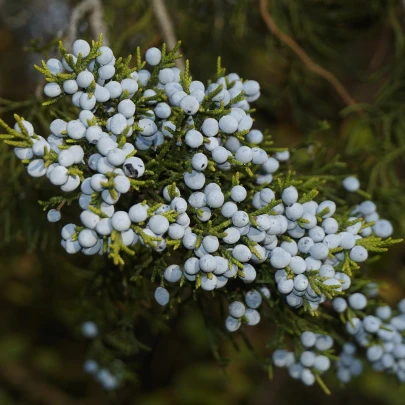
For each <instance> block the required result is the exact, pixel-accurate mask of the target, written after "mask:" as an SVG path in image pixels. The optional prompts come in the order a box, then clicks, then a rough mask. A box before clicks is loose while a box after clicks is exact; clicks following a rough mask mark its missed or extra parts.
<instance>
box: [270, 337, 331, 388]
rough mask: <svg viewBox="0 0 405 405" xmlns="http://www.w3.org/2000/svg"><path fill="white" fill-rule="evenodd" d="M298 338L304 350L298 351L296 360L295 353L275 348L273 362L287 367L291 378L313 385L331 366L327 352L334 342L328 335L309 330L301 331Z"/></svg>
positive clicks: (277, 365)
mask: <svg viewBox="0 0 405 405" xmlns="http://www.w3.org/2000/svg"><path fill="white" fill-rule="evenodd" d="M300 340H301V345H302V346H303V348H304V350H303V351H301V352H300V353H299V358H298V361H295V356H296V355H297V353H295V354H294V353H293V352H289V351H288V350H280V349H277V350H275V351H274V353H273V363H274V365H275V366H276V367H287V368H288V373H289V375H290V377H291V378H294V379H296V380H301V381H302V382H303V383H304V384H305V385H313V384H314V383H315V381H316V378H317V377H319V375H321V374H323V373H325V372H326V371H328V370H329V368H330V366H331V361H330V359H329V357H328V354H329V351H330V349H332V347H333V343H334V342H333V339H332V337H330V336H328V335H320V334H315V333H313V332H311V331H305V332H303V333H302V335H301V336H300Z"/></svg>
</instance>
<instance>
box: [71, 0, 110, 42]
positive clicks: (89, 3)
mask: <svg viewBox="0 0 405 405" xmlns="http://www.w3.org/2000/svg"><path fill="white" fill-rule="evenodd" d="M87 14H88V15H89V26H90V30H91V35H92V36H93V38H94V39H97V38H98V37H99V35H100V34H103V44H104V45H106V46H108V45H109V40H108V29H107V26H106V24H105V21H104V7H103V3H102V0H83V1H81V2H80V3H79V4H78V5H77V6H75V7H74V8H73V11H72V14H71V16H70V21H69V25H68V28H67V33H66V46H67V47H68V48H71V47H72V45H73V42H74V41H75V40H76V39H77V31H78V27H79V24H80V21H81V20H83V18H84V17H85V16H86V15H87Z"/></svg>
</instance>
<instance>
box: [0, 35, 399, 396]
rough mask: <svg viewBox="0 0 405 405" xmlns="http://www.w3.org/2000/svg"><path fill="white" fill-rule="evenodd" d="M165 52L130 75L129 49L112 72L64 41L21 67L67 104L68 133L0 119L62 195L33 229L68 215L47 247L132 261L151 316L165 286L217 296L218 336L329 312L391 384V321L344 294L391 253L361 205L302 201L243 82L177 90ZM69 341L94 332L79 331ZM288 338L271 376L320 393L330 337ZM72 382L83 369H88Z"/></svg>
mask: <svg viewBox="0 0 405 405" xmlns="http://www.w3.org/2000/svg"><path fill="white" fill-rule="evenodd" d="M177 50H178V46H177V47H176V48H175V49H173V50H172V51H170V52H167V51H166V48H165V46H163V48H162V50H159V49H157V48H151V49H149V50H148V51H147V52H146V54H145V60H146V61H145V62H143V61H142V58H141V54H140V51H139V50H138V52H137V58H136V59H137V60H136V67H134V68H131V67H130V62H131V58H130V57H128V58H127V59H123V58H115V56H114V54H113V52H112V50H111V49H110V48H108V47H105V46H102V43H101V39H100V40H99V41H97V42H94V41H93V43H92V45H90V44H88V43H87V42H86V41H84V40H77V41H76V42H75V43H74V44H73V50H72V54H68V53H67V51H66V50H65V49H64V48H63V46H62V45H61V46H60V51H61V54H62V59H61V60H58V59H54V58H53V59H50V60H48V61H47V62H43V65H42V67H37V68H38V70H40V71H41V72H42V73H43V74H44V75H45V77H46V79H47V82H48V83H47V84H46V85H45V88H44V92H45V94H46V95H47V96H48V97H50V98H51V99H50V100H49V101H47V102H46V103H45V104H52V103H53V102H55V101H57V100H59V99H61V98H63V97H71V101H72V103H73V105H74V106H76V107H77V108H78V113H77V115H76V116H75V117H73V118H74V119H71V120H69V119H66V118H65V117H64V119H59V118H58V119H56V120H54V121H53V122H52V123H51V125H50V132H51V134H50V135H49V136H48V137H47V138H44V137H41V136H39V135H37V134H36V133H35V131H34V128H33V126H32V124H31V123H29V122H27V121H25V120H24V119H22V118H20V117H18V116H16V120H17V123H16V125H15V127H14V129H12V128H10V127H8V126H7V125H6V124H5V123H4V122H2V121H1V124H2V126H3V127H4V128H5V129H6V131H7V134H6V135H2V137H3V138H4V139H5V142H6V143H9V144H11V145H12V146H14V147H15V154H16V156H17V157H18V158H19V159H21V160H22V161H23V163H24V164H26V166H27V171H28V174H29V175H31V176H33V177H45V178H47V179H48V180H49V181H50V182H51V183H52V184H53V185H55V186H58V187H59V188H60V190H61V191H63V192H64V193H68V194H64V195H63V196H57V197H54V198H53V199H51V200H50V201H49V203H48V204H46V207H47V208H51V207H56V208H52V209H50V210H49V211H48V214H47V216H48V220H49V221H50V222H57V221H59V220H60V219H61V209H62V207H64V206H65V205H66V203H68V204H67V205H70V204H71V203H72V202H75V201H78V205H79V207H80V208H81V210H82V211H81V213H80V223H79V224H73V223H70V224H67V225H65V226H64V227H63V228H62V233H61V235H62V242H61V244H62V246H63V248H64V249H65V250H66V252H67V253H71V254H73V253H78V252H82V253H84V254H85V255H95V254H105V255H108V257H110V258H111V259H112V260H113V262H114V264H115V265H118V266H124V265H125V262H126V261H129V259H130V257H131V256H136V257H137V259H136V263H135V268H136V269H137V271H138V272H140V271H142V272H145V273H147V272H148V270H149V269H153V271H151V272H150V273H152V274H148V275H150V276H151V280H152V281H154V280H155V279H156V278H159V279H160V284H159V286H158V287H157V288H156V289H155V293H154V297H155V300H156V301H157V303H159V304H160V305H162V306H168V307H170V305H169V304H171V299H170V298H171V291H172V287H171V285H172V284H177V285H180V287H186V286H189V287H191V288H192V289H193V290H194V292H196V291H201V290H205V291H213V290H218V292H219V293H221V296H224V297H226V299H227V300H228V301H231V304H230V305H229V316H228V317H227V318H226V320H225V326H226V328H227V329H228V331H231V332H234V331H236V330H237V329H239V327H240V326H241V324H242V323H246V324H247V325H256V324H258V323H259V321H260V319H263V318H264V317H270V316H268V315H267V311H268V309H269V308H270V309H271V307H272V305H278V306H279V307H280V308H284V310H285V311H290V313H291V314H296V315H294V316H297V317H299V319H302V318H303V317H304V316H305V315H308V316H311V315H319V314H320V313H324V312H325V313H328V311H329V310H330V311H329V312H330V313H328V316H327V317H326V319H330V316H331V314H334V315H336V312H337V313H338V314H339V317H340V319H343V321H344V322H345V323H346V329H347V332H348V333H349V335H350V336H354V341H355V342H356V344H357V345H359V346H361V347H366V346H367V347H368V349H367V357H368V359H369V360H370V361H371V362H372V363H373V366H374V368H376V369H384V370H386V371H390V372H394V373H396V375H397V376H398V378H399V379H400V380H403V379H404V378H403V377H404V375H403V372H404V371H403V369H402V368H401V367H403V366H402V362H403V360H402V358H405V352H404V350H403V347H405V346H404V343H403V342H402V339H403V338H402V335H401V332H402V331H403V330H405V325H404V324H405V321H404V319H403V317H404V316H405V315H398V316H393V317H391V313H390V315H389V316H387V317H385V318H383V317H382V315H381V314H383V313H384V311H383V310H382V309H380V307H379V308H378V310H377V312H376V316H374V315H372V314H368V312H370V311H371V310H372V308H373V305H374V303H375V300H376V298H375V295H374V298H373V299H372V300H371V304H370V303H369V302H368V300H367V298H366V296H365V295H363V294H362V293H361V292H360V290H361V289H362V288H365V287H364V283H363V284H361V285H360V284H359V283H358V281H359V278H360V276H361V273H360V272H359V269H360V265H359V264H360V263H363V262H365V261H366V260H367V259H368V257H369V255H370V254H371V253H372V252H381V251H384V250H385V249H386V248H387V247H388V246H390V245H392V244H393V243H396V242H397V241H395V240H393V239H391V238H390V236H391V234H392V232H393V228H392V225H391V224H390V222H389V221H387V220H385V219H380V217H379V215H378V213H377V211H376V205H375V204H374V203H373V202H372V201H369V200H368V201H364V202H362V203H361V204H359V205H358V206H356V207H354V208H351V209H350V208H347V207H339V206H337V205H336V203H335V202H334V201H333V200H332V199H331V197H329V198H326V197H323V198H319V199H318V201H316V200H315V199H316V198H317V195H318V193H319V192H318V191H317V190H316V189H314V188H313V185H314V183H311V181H307V182H304V181H302V180H299V174H296V176H297V179H294V178H292V172H291V171H286V170H283V166H284V165H287V164H288V161H289V159H290V154H289V152H288V151H286V150H283V149H276V148H273V147H272V146H271V142H269V139H267V137H266V136H264V134H263V133H262V132H261V131H259V130H257V129H254V128H253V119H252V116H251V112H252V109H251V106H250V103H252V102H254V101H256V100H257V99H258V98H259V96H260V86H259V84H258V83H257V82H256V81H254V80H242V79H241V78H240V77H239V76H238V75H237V74H236V73H231V74H226V72H225V69H223V68H222V67H221V65H220V63H218V70H217V74H216V76H215V78H214V80H213V81H210V82H209V83H208V84H207V85H205V84H204V83H202V82H200V81H195V80H192V78H191V76H190V73H189V65H188V63H187V64H186V70H185V71H184V72H180V71H179V70H178V69H177V68H175V67H174V63H173V61H174V60H175V59H176V58H177V57H179V55H178V54H177ZM146 64H148V65H149V67H150V69H149V70H147V69H146V68H145V66H146ZM343 188H344V189H345V190H346V191H348V192H353V193H355V192H357V191H358V190H359V181H358V180H357V179H356V178H354V177H347V178H345V179H344V180H343ZM124 259H125V260H124ZM178 290H179V289H178V288H176V292H177V291H178ZM370 294H371V293H370ZM371 295H372V294H371ZM371 295H370V296H371ZM343 296H347V297H348V298H347V301H346V299H345V298H344V297H343ZM323 303H325V305H324V306H320V304H323ZM381 305H383V304H382V303H381ZM402 307H403V305H402V304H401V306H400V309H401V308H402ZM381 308H383V307H381ZM333 310H334V311H335V312H334V311H333ZM401 311H402V309H401ZM402 312H404V311H402ZM385 315H386V314H385V313H384V316H385ZM321 319H322V320H323V318H322V317H321ZM325 322H326V321H325ZM388 330H389V331H390V332H388ZM83 331H84V333H85V334H86V335H88V336H90V335H91V334H93V335H94V333H95V334H97V331H95V330H94V327H93V328H92V327H91V325H90V326H89V325H87V326H86V327H85V328H84V329H83ZM288 331H294V332H291V333H290V332H288V333H289V334H291V335H293V336H292V337H295V338H296V339H298V341H299V342H298V347H299V348H304V350H303V351H302V353H301V355H300V357H299V360H297V361H296V360H295V357H294V355H293V353H291V352H288V351H280V350H277V351H276V352H275V353H274V356H273V360H274V363H275V364H276V365H277V366H280V367H289V371H290V374H291V376H292V377H293V378H298V379H301V380H302V381H303V382H304V383H305V384H307V385H312V384H313V383H314V382H315V381H318V382H319V381H321V380H320V375H321V374H322V373H324V372H326V371H327V370H328V369H329V368H330V361H331V359H332V357H330V350H331V349H332V346H333V342H334V339H333V338H332V335H333V334H332V333H331V336H329V329H327V333H328V335H326V333H325V331H323V330H322V329H319V330H317V333H316V334H315V333H313V332H311V331H310V330H305V331H304V333H302V332H303V329H302V328H300V329H299V330H297V329H294V327H291V328H289V329H288ZM322 331H323V332H324V333H321V332H322ZM318 332H319V333H318ZM345 338H347V337H345ZM347 339H350V337H348V338H347ZM370 342H371V343H372V344H371V345H370ZM349 347H351V346H348V345H346V346H344V348H343V353H342V354H341V356H340V357H339V361H338V362H337V363H336V365H337V368H338V378H340V379H341V380H342V381H345V380H347V381H348V380H350V378H351V376H354V375H357V374H358V373H359V370H360V369H359V366H358V362H357V360H356V361H355V360H353V353H352V352H350V353H349V352H348V350H349V349H348V348H349ZM383 347H384V348H385V347H388V348H387V349H386V352H387V353H383V352H384V350H383ZM349 356H351V357H350V361H349ZM391 360H392V361H391ZM86 364H87V363H86ZM353 364H354V365H353ZM85 368H86V370H87V371H88V372H90V373H93V374H94V373H96V372H97V370H98V366H97V364H96V363H95V362H90V363H89V364H87V366H86V367H85ZM97 373H98V374H97V375H99V374H101V375H102V377H100V379H101V380H100V381H102V383H103V385H104V386H105V387H106V388H109V389H111V388H112V387H113V388H114V387H115V386H116V385H117V384H116V383H113V382H114V381H115V380H114V377H113V375H112V374H111V373H109V372H108V371H107V370H102V372H101V371H100V372H97ZM113 380H114V381H113ZM111 381H113V382H111Z"/></svg>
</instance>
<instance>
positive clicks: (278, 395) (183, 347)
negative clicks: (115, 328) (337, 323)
mask: <svg viewBox="0 0 405 405" xmlns="http://www.w3.org/2000/svg"><path fill="white" fill-rule="evenodd" d="M77 3H78V2H76V1H69V0H55V1H51V0H49V1H46V0H32V1H28V0H26V1H24V0H0V96H1V100H0V113H1V116H2V118H3V119H5V120H6V121H7V122H9V123H11V120H12V115H11V113H10V112H11V111H17V112H18V113H19V114H22V115H23V116H24V117H25V118H27V119H28V117H30V118H32V119H33V120H35V122H36V123H37V125H38V127H39V128H41V129H42V131H45V134H46V124H47V122H49V120H50V117H49V113H48V112H46V111H45V110H44V109H43V108H42V107H41V106H40V102H41V98H42V90H41V88H40V87H38V84H40V85H41V84H42V83H41V82H40V80H42V79H41V77H40V75H39V74H38V73H37V72H36V71H35V70H34V69H33V67H32V65H33V64H34V63H39V62H40V60H41V58H42V57H44V56H41V53H42V55H45V57H48V56H49V55H54V51H55V47H52V46H50V45H49V44H52V43H55V42H54V41H55V39H57V38H58V37H60V36H63V33H64V32H65V31H66V27H67V25H68V23H69V15H70V13H71V10H72V7H73V6H75V5H76V4H77ZM103 3H104V7H105V20H106V23H107V26H108V28H109V37H110V39H111V44H110V45H111V47H112V48H113V50H114V51H115V54H116V55H117V54H118V55H122V56H126V55H127V54H129V53H134V51H135V49H136V47H137V46H141V48H142V50H143V51H145V50H146V49H147V48H149V47H151V46H160V44H161V43H162V42H163V41H164V40H165V39H164V38H163V37H162V34H161V31H160V28H159V25H158V24H157V22H156V18H155V16H154V13H153V10H152V7H151V5H150V2H149V1H146V0H143V1H142V0H105V1H104V2H103ZM166 4H167V6H168V11H169V14H170V17H171V19H172V20H173V22H174V25H175V31H176V36H177V37H178V38H179V39H182V41H183V42H182V51H183V53H184V55H185V56H186V57H187V58H188V59H190V61H191V71H192V74H193V76H194V77H195V78H196V79H198V80H202V81H205V80H207V79H208V78H209V77H210V76H211V75H212V73H214V72H215V69H216V68H215V66H216V58H217V56H218V55H221V56H222V60H223V65H224V66H225V67H228V72H232V71H236V72H238V73H240V75H241V76H242V77H243V78H251V79H255V80H258V81H259V82H260V84H261V87H262V94H263V96H262V98H261V100H260V102H259V103H258V105H257V108H258V111H257V113H256V119H257V121H256V124H255V125H256V127H258V128H260V129H264V128H269V129H270V130H271V133H272V134H273V136H274V139H275V141H276V145H277V146H287V147H289V148H294V147H295V146H296V145H298V144H300V143H302V142H307V141H311V142H320V143H321V145H323V146H324V147H327V151H328V154H329V155H330V156H335V155H336V154H340V155H342V160H343V161H345V162H347V164H348V172H352V173H359V176H360V179H361V181H362V185H363V189H364V190H367V191H368V192H370V193H371V194H372V196H373V199H375V200H376V201H377V202H378V207H379V211H380V212H382V213H383V215H382V216H383V217H386V218H388V219H390V220H392V221H393V222H394V223H395V227H396V235H397V236H403V235H404V234H405V214H404V212H405V204H404V202H405V187H404V181H403V180H404V161H405V159H404V156H405V103H404V101H405V34H404V29H405V6H404V3H403V2H402V1H386V0H367V1H365V0H364V1H363V0H357V1H349V0H297V1H282V0H270V1H269V11H270V12H271V14H272V16H273V18H274V19H275V21H276V22H277V24H278V26H279V27H280V29H282V30H283V32H285V33H287V34H288V35H290V36H291V37H292V38H295V40H296V41H297V43H298V44H299V45H300V46H301V47H302V48H303V49H304V50H305V51H306V52H307V53H308V55H309V56H310V57H311V58H312V60H313V61H314V62H316V63H319V64H320V65H321V66H322V67H323V68H325V69H327V70H328V71H330V72H331V73H333V74H334V75H335V76H336V77H337V78H338V79H339V80H340V81H341V82H342V83H343V84H344V86H345V87H346V89H347V90H348V91H349V92H350V93H351V95H352V96H353V97H354V99H355V100H356V101H357V102H359V103H360V104H361V106H362V111H363V112H362V113H361V114H357V113H353V112H352V111H351V109H350V108H349V107H348V106H347V104H346V103H345V102H344V101H343V100H342V99H341V97H339V95H338V94H337V92H336V90H335V89H334V87H333V86H331V84H330V83H328V82H327V81H325V80H324V79H323V78H321V77H319V76H318V75H316V74H314V73H311V72H310V71H309V70H308V69H307V67H306V66H304V65H303V63H302V62H301V61H300V59H299V58H298V57H297V55H296V54H295V53H294V52H293V51H291V50H290V49H289V48H288V47H287V46H286V45H285V44H282V43H281V42H280V41H279V40H278V39H277V38H275V37H274V35H272V34H271V33H270V32H269V31H268V29H267V27H266V25H265V24H264V22H263V20H262V17H261V15H260V13H259V2H258V1H254V0H211V1H210V0H181V1H180V0H177V1H176V0H170V1H167V2H166ZM79 32H81V33H82V35H83V37H84V38H86V39H90V37H89V34H88V24H87V22H86V21H85V20H84V21H83V22H82V23H81V25H80V26H79ZM33 40H35V41H33ZM38 132H40V131H38ZM0 185H1V189H0V319H1V321H0V405H8V404H10V405H11V404H13V405H14V404H27V405H31V404H45V405H47V404H52V405H59V404H83V405H84V404H89V405H90V404H134V405H135V404H136V405H160V404H162V405H163V404H176V405H188V404H204V405H205V404H207V405H211V404H212V405H216V404H218V405H223V404H249V405H261V404H277V405H283V404H313V403H317V404H341V403H345V404H347V405H351V404H363V403H364V404H366V403H367V404H371V405H374V404H376V405H377V404H390V405H400V404H405V389H404V388H403V387H400V386H399V385H398V384H397V383H396V382H395V381H394V380H393V379H391V378H389V377H386V376H382V375H377V374H375V373H371V372H366V373H365V374H364V375H363V376H362V377H361V378H360V379H358V380H356V381H354V382H353V383H351V384H349V385H348V386H347V387H345V388H342V387H339V385H338V384H337V383H336V381H335V379H334V378H333V376H329V377H328V378H327V379H326V382H327V383H328V385H329V386H330V388H331V389H332V391H333V394H332V396H331V397H327V396H326V395H325V394H324V393H323V392H322V391H321V389H320V388H318V387H314V388H306V387H304V386H302V385H301V384H300V383H297V382H295V381H292V380H291V379H289V378H288V376H287V375H286V373H285V372H284V371H282V370H277V372H276V373H275V377H274V379H273V380H269V378H268V375H267V373H266V372H265V371H263V370H262V369H261V363H260V361H259V359H260V356H261V355H263V354H262V352H261V351H260V350H258V352H257V353H252V351H251V350H249V349H248V348H247V347H246V345H244V343H243V342H242V341H240V342H239V350H236V349H235V347H234V346H233V345H232V344H231V343H230V342H228V343H227V344H226V345H225V347H224V348H223V349H222V354H223V356H224V357H226V358H227V359H229V360H230V362H229V364H228V365H227V366H226V367H225V366H223V365H219V364H218V363H217V362H216V361H215V359H214V356H213V355H212V351H211V347H210V339H209V335H208V334H207V333H206V327H205V324H204V321H203V319H202V317H201V315H200V313H199V311H198V309H197V308H196V307H194V306H193V305H190V307H188V308H183V309H182V310H181V311H180V313H179V316H177V317H174V318H173V319H171V320H169V322H168V324H167V325H166V326H164V327H157V328H156V330H153V331H151V332H149V330H148V329H147V328H148V327H147V325H144V324H142V323H140V324H139V330H138V331H137V332H138V336H140V340H141V341H142V343H145V344H147V345H148V346H150V347H152V348H153V350H152V351H151V352H142V353H140V354H139V355H137V356H134V357H133V359H132V364H133V365H134V366H136V368H137V370H138V373H137V376H136V379H134V381H133V382H131V383H128V384H127V385H126V386H125V387H123V388H122V389H121V390H120V391H118V392H117V393H113V394H106V393H104V392H103V391H102V390H101V388H100V387H99V386H98V385H97V383H95V382H94V381H93V380H92V379H91V378H90V377H89V376H87V375H85V374H84V373H83V372H82V364H83V361H84V359H85V358H86V352H87V348H88V342H87V341H86V340H85V339H84V338H82V337H81V335H80V330H79V325H80V323H81V322H82V321H83V320H86V318H85V313H86V310H87V309H88V308H89V307H90V308H91V300H92V293H89V292H88V291H86V289H85V286H86V283H87V282H88V281H89V280H90V277H91V269H92V268H94V266H97V263H94V262H91V261H90V260H88V259H84V258H83V257H80V256H78V257H74V258H72V257H67V256H66V254H63V251H62V249H61V248H60V247H59V228H60V226H59V225H58V224H56V225H52V224H49V223H48V222H47V221H46V216H45V215H44V213H43V212H42V211H41V208H40V207H39V206H38V205H37V204H36V201H37V200H38V199H45V198H48V197H49V194H48V191H47V189H46V187H44V186H43V184H41V182H38V181H36V180H33V179H29V178H28V176H26V175H25V171H24V168H23V167H22V165H20V164H19V162H17V161H16V159H14V157H13V154H12V153H11V150H10V149H9V148H7V147H5V146H4V145H1V146H0ZM64 220H66V221H68V220H69V218H64ZM403 248H404V245H403V244H402V245H401V246H396V247H394V248H393V249H391V251H390V252H389V253H388V254H385V255H384V256H383V258H382V260H380V261H379V262H378V263H377V264H375V265H374V267H373V270H372V272H373V273H372V274H373V277H375V278H377V279H378V280H380V281H383V282H384V283H385V287H384V289H383V295H384V297H385V298H386V299H387V300H388V302H390V303H391V304H393V305H394V304H395V303H396V302H397V301H398V300H399V299H400V298H401V297H402V296H403V293H404V291H405V289H404V287H405V268H404V267H405V256H404V249H403ZM89 270H90V271H89ZM111 271H113V268H112V266H111ZM89 302H90V303H89ZM145 311H151V312H152V309H150V308H147V307H146V308H145ZM97 316H98V315H97V314H96V313H95V314H94V316H93V315H92V317H93V318H97ZM145 328H146V330H145ZM271 333H272V330H271V329H268V328H267V327H266V325H262V326H260V327H257V328H255V329H254V330H251V331H249V333H248V334H249V338H250V339H251V341H252V343H253V344H254V346H255V347H258V348H260V347H264V346H265V345H266V342H267V341H268V338H269V336H271Z"/></svg>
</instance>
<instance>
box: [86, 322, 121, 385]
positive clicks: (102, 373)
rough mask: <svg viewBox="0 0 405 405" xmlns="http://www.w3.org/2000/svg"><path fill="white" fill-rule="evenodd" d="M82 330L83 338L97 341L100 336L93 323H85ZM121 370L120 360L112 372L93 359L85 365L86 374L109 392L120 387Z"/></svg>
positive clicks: (115, 363) (113, 366) (113, 365)
mask: <svg viewBox="0 0 405 405" xmlns="http://www.w3.org/2000/svg"><path fill="white" fill-rule="evenodd" d="M81 329H82V334H83V336H84V337H86V338H88V339H95V338H96V337H97V335H98V327H97V325H96V324H95V323H94V322H92V321H87V322H84V323H83V324H82V328H81ZM120 368H122V363H121V362H120V361H119V360H116V361H115V362H114V363H113V364H112V367H111V370H110V369H108V368H106V367H101V366H100V365H99V364H98V363H97V362H96V361H95V360H92V359H89V360H86V361H85V362H84V365H83V370H84V372H85V373H87V374H90V375H92V376H93V377H94V378H95V379H96V381H98V382H99V383H100V384H101V386H102V387H103V388H104V389H105V390H107V391H112V390H115V389H117V388H118V387H119V386H120V377H119V374H120V372H119V369H120ZM112 370H114V371H112Z"/></svg>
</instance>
